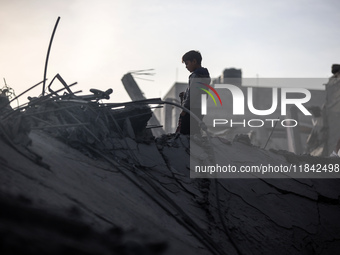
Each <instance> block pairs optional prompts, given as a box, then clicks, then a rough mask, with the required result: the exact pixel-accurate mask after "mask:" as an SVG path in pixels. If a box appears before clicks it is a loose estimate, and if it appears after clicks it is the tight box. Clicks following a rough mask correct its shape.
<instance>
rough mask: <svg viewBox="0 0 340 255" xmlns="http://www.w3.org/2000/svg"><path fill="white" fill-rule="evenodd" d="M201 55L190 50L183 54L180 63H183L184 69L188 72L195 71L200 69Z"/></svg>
mask: <svg viewBox="0 0 340 255" xmlns="http://www.w3.org/2000/svg"><path fill="white" fill-rule="evenodd" d="M201 62H202V55H201V53H200V52H199V51H196V50H191V51H188V52H187V53H185V54H184V55H183V57H182V63H185V67H186V68H187V69H188V71H189V72H193V71H195V69H197V68H199V67H201Z"/></svg>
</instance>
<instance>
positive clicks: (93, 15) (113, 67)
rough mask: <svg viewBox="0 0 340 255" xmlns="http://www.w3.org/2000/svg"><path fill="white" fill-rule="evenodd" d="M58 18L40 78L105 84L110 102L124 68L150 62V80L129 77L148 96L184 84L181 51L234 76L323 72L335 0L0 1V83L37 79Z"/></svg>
mask: <svg viewBox="0 0 340 255" xmlns="http://www.w3.org/2000/svg"><path fill="white" fill-rule="evenodd" d="M58 16H60V17H61V20H60V22H59V26H58V28H57V31H56V35H55V38H54V41H53V45H52V50H51V54H50V59H49V67H48V73H47V78H49V80H51V79H52V78H53V77H54V75H55V74H57V73H60V74H61V76H62V77H63V78H64V79H65V80H66V82H68V83H69V84H70V83H73V82H78V85H76V86H75V87H76V88H74V90H83V91H84V92H86V93H87V92H88V90H89V89H90V88H98V89H102V90H106V89H108V88H112V89H113V91H114V93H113V95H112V96H111V98H112V101H116V102H122V101H130V99H129V97H128V95H127V93H126V92H125V90H124V87H123V85H122V83H121V78H122V76H123V75H124V74H125V73H127V72H129V71H131V70H141V69H149V68H154V69H155V71H154V72H155V76H151V77H148V76H146V77H142V78H152V79H153V80H154V81H144V80H140V79H136V81H137V82H138V84H139V85H140V87H141V89H142V90H143V91H144V93H145V95H146V97H148V98H152V97H160V96H163V95H164V94H165V93H166V92H167V91H168V90H169V89H170V87H171V86H172V85H173V83H174V82H175V81H176V80H177V81H181V82H186V81H187V77H188V75H189V73H188V71H187V70H186V69H185V67H184V65H183V64H182V63H181V57H182V55H183V54H184V53H185V52H187V51H189V50H191V49H197V50H199V51H201V53H202V55H203V66H205V67H207V68H208V69H209V71H210V74H211V76H212V77H217V76H219V75H220V74H221V73H222V70H223V69H224V68H229V67H235V68H241V69H242V73H243V77H251V78H252V77H256V75H259V76H260V77H278V78H280V77H321V78H323V77H329V76H330V75H331V72H330V69H331V65H332V64H333V63H340V33H339V24H340V1H338V0H277V1H271V0H257V1H253V0H231V1H228V0H224V1H201V0H196V1H192V0H189V1H185V0H181V1H179V0H173V1H156V0H144V1H137V0H93V1H92V0H58V1H52V0H0V37H1V40H0V78H1V80H0V88H1V87H2V86H3V84H4V83H3V80H2V78H6V81H7V84H8V85H9V86H11V87H13V88H14V89H15V91H16V94H19V93H20V92H22V91H24V90H25V89H27V88H28V87H30V86H32V85H33V84H35V83H37V82H39V81H41V80H42V79H43V73H44V65H45V58H46V52H47V48H48V43H49V40H50V36H51V34H52V30H53V27H54V24H55V22H56V20H57V17H58ZM41 89H42V88H41V87H39V89H38V90H35V91H34V92H32V93H29V95H31V96H32V95H36V96H37V95H39V94H40V93H41ZM26 97H27V96H25V98H26ZM25 98H23V99H21V100H20V102H23V101H25Z"/></svg>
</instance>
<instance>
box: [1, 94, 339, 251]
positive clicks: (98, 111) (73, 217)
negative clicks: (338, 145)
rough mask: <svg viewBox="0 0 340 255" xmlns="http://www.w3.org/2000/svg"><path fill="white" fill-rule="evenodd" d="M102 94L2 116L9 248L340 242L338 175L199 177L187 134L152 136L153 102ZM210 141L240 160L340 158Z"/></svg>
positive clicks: (269, 247)
mask: <svg viewBox="0 0 340 255" xmlns="http://www.w3.org/2000/svg"><path fill="white" fill-rule="evenodd" d="M60 103H61V104H62V106H60ZM103 106H104V105H99V104H94V103H93V102H85V101H82V102H81V101H76V102H75V101H74V100H73V99H72V100H69V101H68V102H59V100H50V101H48V102H44V103H41V102H39V103H35V104H34V107H33V106H30V107H29V108H26V109H25V111H23V112H20V113H19V112H18V113H13V114H12V113H10V115H8V113H6V114H7V115H6V114H5V116H7V117H3V118H2V121H1V139H0V150H1V155H0V161H1V170H0V187H1V189H0V194H1V197H0V204H1V208H2V209H1V211H0V225H1V228H0V229H1V230H0V237H1V240H0V244H1V245H0V253H1V254H14V253H15V254H188V255H189V254H195V255H196V254H230V255H233V254H246V255H248V254H274V253H275V254H336V253H338V250H339V249H340V222H339V220H338V217H339V215H340V205H339V196H340V185H339V184H340V181H339V180H338V179H291V178H285V179H258V178H254V179H218V180H214V179H190V177H189V137H188V136H182V135H174V134H169V135H164V136H162V137H159V138H157V139H153V138H152V136H150V132H148V130H147V129H145V126H146V121H147V120H148V118H149V117H150V110H149V108H148V107H145V108H143V109H144V110H143V109H142V108H140V107H137V108H136V109H137V110H136V109H133V107H132V108H129V107H126V108H124V109H125V110H124V109H123V110H122V109H120V110H118V111H115V110H112V109H111V108H110V109H111V110H108V109H107V108H105V109H104V108H103ZM61 109H62V111H64V113H61ZM141 109H142V110H141ZM124 111H129V113H128V114H126V112H125V113H124ZM10 112H11V111H10ZM134 113H135V114H134ZM32 116H34V118H33V117H32ZM117 116H121V117H120V118H119V117H117ZM131 116H135V117H134V118H138V121H137V120H136V119H135V120H134V121H131V120H130V117H131ZM140 116H142V118H141V117H140ZM143 116H149V117H148V118H144V117H143ZM118 119H120V120H118ZM12 123H15V127H16V128H15V129H14V128H13V127H14V126H13V124H12ZM136 123H139V125H136ZM19 138H20V139H19ZM191 139H196V140H197V141H198V142H199V141H200V139H202V138H198V137H191ZM203 139H204V138H203ZM211 142H212V144H213V145H214V146H213V147H214V148H217V149H216V151H215V153H216V155H217V156H218V155H221V157H223V158H224V160H226V161H227V162H230V163H231V164H234V165H242V164H243V163H245V162H247V164H250V163H251V162H258V161H261V162H263V164H266V163H275V162H283V163H296V162H301V163H303V162H311V163H313V162H315V161H318V160H322V162H325V163H333V164H334V163H340V160H339V159H334V158H330V159H327V158H322V159H320V158H314V157H311V156H307V155H305V156H296V155H294V154H291V153H287V152H282V151H280V152H277V151H276V152H275V151H265V150H262V149H259V148H257V147H254V146H252V145H251V144H247V142H246V141H244V139H235V140H234V141H233V142H232V143H228V142H226V141H224V140H223V139H222V140H221V139H219V138H212V140H211ZM221 148H222V149H221Z"/></svg>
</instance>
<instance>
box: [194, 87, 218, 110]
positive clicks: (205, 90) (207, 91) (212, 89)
mask: <svg viewBox="0 0 340 255" xmlns="http://www.w3.org/2000/svg"><path fill="white" fill-rule="evenodd" d="M199 83H200V84H202V85H204V86H205V87H206V88H207V89H205V88H199V87H197V88H198V89H201V90H203V91H204V92H206V93H207V94H208V95H209V96H210V97H211V98H212V100H213V101H214V103H215V106H217V103H216V100H215V98H214V96H213V94H211V92H210V91H209V90H208V89H210V90H211V91H212V92H214V93H215V95H216V96H217V98H218V100H219V101H220V104H221V106H222V100H221V97H220V95H219V94H218V93H217V91H216V90H215V89H214V88H213V87H211V86H210V85H208V84H205V83H203V82H199ZM202 96H203V95H202ZM202 99H203V98H202Z"/></svg>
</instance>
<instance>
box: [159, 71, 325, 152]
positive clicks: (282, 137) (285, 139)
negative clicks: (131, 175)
mask: <svg viewBox="0 0 340 255" xmlns="http://www.w3.org/2000/svg"><path fill="white" fill-rule="evenodd" d="M301 80H302V79H298V78H297V79H294V78H292V79H269V78H253V79H250V78H249V79H244V78H242V71H241V70H240V69H235V68H230V69H225V70H224V71H223V73H222V75H221V76H220V77H218V78H216V79H213V80H212V86H213V87H214V86H215V85H216V84H233V85H235V86H237V87H238V88H239V89H240V90H241V91H242V92H243V94H244V95H247V90H248V88H252V92H253V98H254V100H253V103H254V108H256V109H259V110H260V109H263V110H266V109H269V108H271V106H272V103H273V93H272V91H273V87H277V88H278V87H280V86H287V83H288V84H297V85H296V86H299V85H300V86H301ZM303 85H304V86H307V87H311V86H313V85H314V87H316V86H317V88H318V89H308V90H309V91H310V93H311V99H310V100H309V101H308V102H307V103H305V104H304V106H305V107H306V108H307V109H311V112H313V111H312V110H313V109H317V108H322V107H323V104H324V102H325V98H326V91H325V89H324V84H323V81H322V80H321V79H305V80H304V81H303ZM291 86H292V85H291ZM186 87H187V84H186V83H178V82H176V83H175V84H174V85H173V86H172V87H171V89H170V90H169V92H168V93H167V94H166V95H165V96H164V98H163V100H164V101H170V102H177V103H180V102H179V98H178V94H179V93H180V92H182V91H184V90H185V89H186ZM219 95H220V97H221V101H222V102H223V105H226V107H227V109H230V110H228V111H227V113H225V112H223V114H221V113H222V110H220V108H218V107H216V108H214V112H212V113H209V114H207V115H206V116H205V117H204V119H203V121H205V123H206V125H207V126H208V128H210V129H211V128H212V125H213V119H214V118H216V116H221V115H222V116H225V118H226V119H228V120H230V119H232V120H233V121H234V122H235V123H243V122H244V121H245V122H247V120H250V119H260V120H263V121H265V119H280V120H281V121H282V120H284V119H293V118H294V119H296V120H297V121H298V123H299V124H298V125H297V126H296V127H294V128H286V127H283V126H282V125H281V126H280V125H277V126H276V127H275V128H274V129H273V125H268V126H267V127H258V128H256V127H251V126H249V125H240V124H239V125H234V126H232V127H231V126H226V125H225V126H222V125H221V127H220V128H219V130H218V131H217V132H216V131H215V133H217V134H218V135H221V136H223V137H225V138H227V139H233V138H234V137H235V135H237V134H247V135H248V136H249V137H250V139H251V142H252V143H253V144H254V145H257V146H259V147H262V148H263V147H264V146H265V145H266V144H267V146H266V148H267V149H270V148H272V149H283V150H288V151H291V152H294V153H297V154H299V153H305V152H307V151H308V148H307V147H308V146H307V139H308V136H309V135H310V133H311V131H312V129H313V116H305V115H304V114H303V113H302V112H301V111H300V110H299V109H297V108H296V107H291V106H290V105H287V110H286V111H287V116H282V115H281V104H278V105H277V108H276V110H275V111H274V112H273V113H271V114H270V115H267V116H256V115H254V114H253V113H252V112H251V111H250V110H249V109H248V107H245V113H244V115H242V116H237V115H233V114H232V110H231V109H233V97H232V94H231V93H230V92H226V93H224V91H223V93H219ZM289 96H290V97H291V98H299V97H301V95H299V94H298V93H290V94H289ZM255 99H256V100H255ZM207 104H208V108H209V107H211V108H212V107H213V105H214V102H213V100H212V99H211V98H210V97H209V98H208V102H207ZM245 104H246V102H245ZM179 113H180V109H177V108H176V107H173V106H171V105H168V106H166V107H164V108H162V109H155V110H154V114H155V116H156V117H157V118H158V119H159V120H160V123H161V124H162V125H163V126H164V130H165V132H166V133H171V132H174V130H176V126H177V121H178V117H179Z"/></svg>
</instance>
